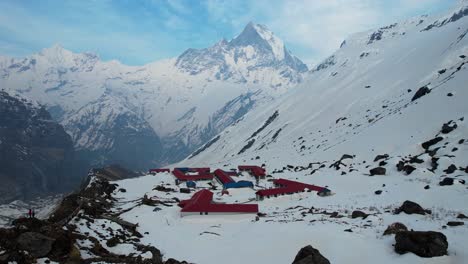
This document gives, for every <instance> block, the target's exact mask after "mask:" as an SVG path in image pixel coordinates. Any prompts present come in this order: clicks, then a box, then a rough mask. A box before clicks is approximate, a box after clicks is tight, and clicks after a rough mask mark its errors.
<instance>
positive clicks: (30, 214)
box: [28, 208, 32, 218]
mask: <svg viewBox="0 0 468 264" xmlns="http://www.w3.org/2000/svg"><path fill="white" fill-rule="evenodd" d="M28 217H29V218H31V217H32V210H31V208H29V212H28Z"/></svg>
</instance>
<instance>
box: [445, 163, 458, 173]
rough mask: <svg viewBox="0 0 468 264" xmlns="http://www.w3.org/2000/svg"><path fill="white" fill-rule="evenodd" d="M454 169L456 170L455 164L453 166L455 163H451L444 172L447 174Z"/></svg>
mask: <svg viewBox="0 0 468 264" xmlns="http://www.w3.org/2000/svg"><path fill="white" fill-rule="evenodd" d="M456 170H457V166H455V164H452V165H450V166H448V168H447V169H445V170H444V172H445V173H447V174H452V173H454V172H455V171H456Z"/></svg>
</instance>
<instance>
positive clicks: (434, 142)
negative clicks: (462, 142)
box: [421, 137, 444, 150]
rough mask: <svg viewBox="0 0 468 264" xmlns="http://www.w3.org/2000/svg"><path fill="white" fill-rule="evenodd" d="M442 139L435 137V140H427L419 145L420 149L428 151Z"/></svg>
mask: <svg viewBox="0 0 468 264" xmlns="http://www.w3.org/2000/svg"><path fill="white" fill-rule="evenodd" d="M443 139H444V138H443V137H436V138H433V139H431V140H428V141H426V142H424V143H422V144H421V146H422V148H423V149H426V150H427V149H428V148H430V147H431V146H432V145H435V144H437V143H439V142H440V141H442V140H443Z"/></svg>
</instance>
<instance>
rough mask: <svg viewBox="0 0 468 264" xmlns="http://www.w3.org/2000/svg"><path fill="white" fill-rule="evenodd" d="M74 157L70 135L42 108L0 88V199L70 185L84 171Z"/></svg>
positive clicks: (21, 197) (8, 199) (26, 195)
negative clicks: (0, 90)
mask: <svg viewBox="0 0 468 264" xmlns="http://www.w3.org/2000/svg"><path fill="white" fill-rule="evenodd" d="M73 157H74V149H73V143H72V141H71V138H70V136H69V135H68V134H67V133H66V132H65V130H64V129H63V127H62V126H61V125H59V124H57V123H55V122H54V121H52V119H51V117H50V114H49V113H48V112H47V111H46V110H45V109H44V108H42V107H40V106H38V105H34V104H33V103H32V102H28V101H27V100H25V99H20V98H17V97H13V96H10V95H9V94H7V93H6V92H3V91H2V92H0V182H1V183H2V184H1V185H0V203H3V202H7V201H11V200H14V199H28V198H32V197H34V195H37V194H39V193H40V194H45V193H47V192H54V191H63V190H66V189H68V188H70V187H73V186H74V185H75V184H76V183H77V182H79V175H80V174H81V173H85V172H86V166H79V165H78V164H77V163H75V162H74V161H73V163H72V160H73ZM80 167H81V169H80ZM83 169H84V171H83Z"/></svg>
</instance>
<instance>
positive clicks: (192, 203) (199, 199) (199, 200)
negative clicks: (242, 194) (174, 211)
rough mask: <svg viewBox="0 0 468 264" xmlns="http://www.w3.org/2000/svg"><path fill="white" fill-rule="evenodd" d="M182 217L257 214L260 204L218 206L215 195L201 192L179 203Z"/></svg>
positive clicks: (209, 192) (204, 191) (205, 191)
mask: <svg viewBox="0 0 468 264" xmlns="http://www.w3.org/2000/svg"><path fill="white" fill-rule="evenodd" d="M179 206H180V207H182V210H181V211H180V212H181V215H182V216H184V215H193V214H200V215H203V214H205V215H207V214H256V213H258V204H218V203H214V202H213V193H212V192H211V191H208V190H201V191H198V192H197V193H195V194H194V195H193V196H192V198H190V199H189V200H183V201H181V202H180V203H179Z"/></svg>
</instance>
